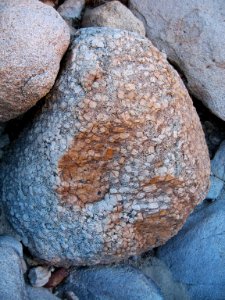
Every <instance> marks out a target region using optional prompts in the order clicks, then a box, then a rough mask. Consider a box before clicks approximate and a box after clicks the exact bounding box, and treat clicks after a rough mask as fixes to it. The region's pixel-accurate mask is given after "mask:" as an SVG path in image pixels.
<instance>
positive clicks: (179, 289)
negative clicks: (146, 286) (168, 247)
mask: <svg viewBox="0 0 225 300" xmlns="http://www.w3.org/2000/svg"><path fill="white" fill-rule="evenodd" d="M128 262H129V264H131V265H132V266H134V267H136V268H138V269H139V270H140V271H141V272H142V273H143V274H144V275H145V276H146V277H148V278H151V280H153V281H154V282H155V283H156V285H157V286H158V287H159V288H160V290H161V293H162V295H163V298H164V299H165V300H181V299H182V300H190V297H189V295H188V292H187V290H186V288H185V286H184V285H183V284H182V283H180V282H177V281H176V280H175V279H174V278H173V274H172V273H171V271H170V270H169V268H168V267H167V266H166V264H165V263H164V262H163V261H161V260H160V259H158V258H157V257H155V256H151V255H144V257H138V258H137V259H135V260H132V259H131V260H129V261H128Z"/></svg>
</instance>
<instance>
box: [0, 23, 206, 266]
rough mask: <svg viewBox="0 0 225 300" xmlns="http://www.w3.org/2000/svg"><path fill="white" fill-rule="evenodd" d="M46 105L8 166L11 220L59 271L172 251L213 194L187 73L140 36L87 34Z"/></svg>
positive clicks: (105, 31)
mask: <svg viewBox="0 0 225 300" xmlns="http://www.w3.org/2000/svg"><path fill="white" fill-rule="evenodd" d="M66 61H67V63H66V65H65V66H64V68H63V69H62V71H61V76H60V77H59V79H58V80H57V83H56V84H55V87H54V90H52V92H51V93H50V94H49V95H48V97H47V99H46V101H47V102H46V105H45V106H44V108H43V111H42V113H41V114H39V115H38V116H37V117H36V119H35V120H34V122H33V125H32V126H30V128H29V129H27V130H25V131H24V133H23V134H21V136H20V138H19V139H18V140H17V141H16V142H15V144H14V146H12V149H11V150H10V151H9V152H8V155H7V157H6V159H5V165H4V166H3V168H2V170H3V176H4V181H3V200H4V201H5V206H6V208H7V214H8V215H7V217H8V219H9V220H10V222H11V223H12V225H13V227H14V228H15V229H16V230H17V232H18V233H19V234H20V235H21V237H22V238H23V242H24V244H25V245H27V246H28V247H29V249H30V251H32V253H33V254H34V255H35V256H37V257H39V258H42V259H45V260H47V261H49V262H51V263H52V264H57V265H65V264H74V265H84V264H89V265H91V264H97V263H100V262H101V263H109V262H112V261H118V260H121V259H123V258H126V257H128V256H130V255H133V254H137V253H140V252H143V251H146V250H147V249H149V248H151V247H156V246H159V245H161V244H163V243H165V242H166V241H167V240H168V239H169V238H170V237H171V236H173V235H174V234H176V233H177V231H178V230H179V229H180V228H181V226H182V225H183V223H184V222H185V220H186V218H187V216H188V215H189V214H190V212H191V211H192V210H193V208H194V207H195V205H196V204H197V203H199V202H200V201H201V200H202V199H204V197H205V195H206V193H207V188H208V184H209V173H210V168H209V157H208V151H207V147H206V144H205V139H204V134H203V131H202V128H201V125H200V122H199V118H198V116H197V114H196V111H195V109H194V107H193V105H192V101H191V99H190V97H189V95H188V93H187V91H186V89H185V87H184V85H183V83H182V81H181V80H180V78H179V76H178V75H177V72H176V71H175V70H174V69H173V68H172V67H171V66H170V65H169V64H168V63H167V61H166V59H165V58H164V56H163V55H162V54H161V53H160V52H159V51H158V50H157V49H156V48H155V47H153V46H152V44H151V42H150V41H149V40H147V39H145V38H143V37H141V36H139V35H137V34H135V33H132V32H128V31H122V30H116V29H109V28H87V29H82V30H80V31H78V32H77V35H76V39H75V40H74V42H73V44H72V46H71V49H70V51H69V52H68V54H67V58H66Z"/></svg>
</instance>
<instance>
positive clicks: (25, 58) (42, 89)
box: [0, 0, 70, 122]
mask: <svg viewBox="0 0 225 300" xmlns="http://www.w3.org/2000/svg"><path fill="white" fill-rule="evenodd" d="M0 28H1V30H0V44H1V47H0V57H1V62H0V121H3V122H5V121H8V120H10V119H12V118H15V117H17V116H18V115H20V114H22V113H24V112H26V111H27V110H28V109H29V108H31V107H32V106H33V105H34V104H35V103H36V102H37V101H38V100H40V99H41V98H42V97H44V96H45V95H46V94H47V93H48V92H49V91H50V89H51V88H52V86H53V84H54V82H55V79H56V76H57V74H58V71H59V64H60V60H61V58H62V56H63V54H64V53H65V51H66V49H67V47H68V45H69V40H70V33H69V28H68V26H67V24H66V23H65V21H64V20H63V19H62V18H61V17H60V15H59V14H58V13H57V12H56V11H55V9H53V8H52V7H50V6H48V5H45V4H43V3H41V2H40V1H37V0H7V1H6V0H3V1H1V3H0Z"/></svg>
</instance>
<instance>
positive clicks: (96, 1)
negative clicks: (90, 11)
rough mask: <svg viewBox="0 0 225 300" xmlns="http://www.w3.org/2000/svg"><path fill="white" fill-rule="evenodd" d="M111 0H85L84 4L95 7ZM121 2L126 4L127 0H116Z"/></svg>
mask: <svg viewBox="0 0 225 300" xmlns="http://www.w3.org/2000/svg"><path fill="white" fill-rule="evenodd" d="M111 1H113V0H86V2H85V4H86V6H88V7H97V6H100V5H102V4H105V3H107V2H111ZM118 1H120V2H121V3H123V4H124V5H126V6H128V0H118Z"/></svg>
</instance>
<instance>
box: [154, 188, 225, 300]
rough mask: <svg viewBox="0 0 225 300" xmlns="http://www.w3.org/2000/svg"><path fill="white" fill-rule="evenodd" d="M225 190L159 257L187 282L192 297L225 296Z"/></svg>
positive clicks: (202, 208)
mask: <svg viewBox="0 0 225 300" xmlns="http://www.w3.org/2000/svg"><path fill="white" fill-rule="evenodd" d="M224 211H225V192H223V193H221V195H220V197H219V198H218V200H217V201H215V202H213V203H211V204H209V203H207V202H205V203H203V204H202V205H201V206H200V207H199V208H198V209H197V210H196V212H195V213H193V214H192V215H191V217H190V218H189V219H188V221H187V223H186V224H185V225H184V227H183V229H182V230H181V231H180V232H179V233H178V235H177V236H176V237H174V238H173V239H171V240H170V241H169V242H168V243H167V244H166V245H164V246H162V247H161V248H160V249H159V251H158V256H159V258H160V259H162V260H163V261H164V262H165V263H166V264H167V266H168V267H169V268H170V270H171V271H172V273H173V275H174V278H175V279H176V280H177V281H179V282H180V283H182V284H184V285H185V286H186V288H187V290H188V292H189V294H190V297H191V299H199V300H203V299H204V300H212V299H213V300H218V299H223V298H224V295H225V259H224V254H225V232H224V228H225V214H224Z"/></svg>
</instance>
